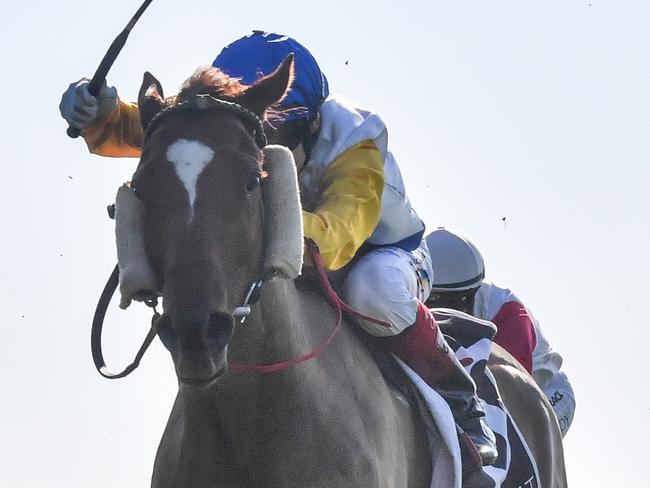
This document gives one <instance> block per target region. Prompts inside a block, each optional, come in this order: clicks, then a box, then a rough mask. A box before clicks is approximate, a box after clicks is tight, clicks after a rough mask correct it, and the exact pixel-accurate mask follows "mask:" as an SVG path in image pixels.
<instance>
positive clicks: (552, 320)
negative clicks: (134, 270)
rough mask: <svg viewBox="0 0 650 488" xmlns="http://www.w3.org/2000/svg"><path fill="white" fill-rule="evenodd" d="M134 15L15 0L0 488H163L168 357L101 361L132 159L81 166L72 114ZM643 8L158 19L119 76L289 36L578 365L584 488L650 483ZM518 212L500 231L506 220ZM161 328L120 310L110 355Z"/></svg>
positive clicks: (649, 56) (460, 8)
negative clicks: (385, 135) (106, 373)
mask: <svg viewBox="0 0 650 488" xmlns="http://www.w3.org/2000/svg"><path fill="white" fill-rule="evenodd" d="M139 3H140V0H115V1H112V2H99V1H86V2H72V1H68V0H60V1H56V2H50V1H47V2H46V1H42V0H41V1H38V0H35V1H32V2H12V3H11V4H7V5H5V8H4V16H3V18H4V22H3V27H2V29H0V46H2V48H1V49H2V56H1V58H0V59H1V62H2V67H3V68H2V69H3V76H2V91H3V94H4V103H3V117H2V122H0V124H1V130H0V134H2V142H3V144H2V146H3V152H4V156H3V157H2V169H3V172H4V174H5V190H4V191H2V193H1V196H0V205H1V206H0V209H1V210H2V213H3V215H4V216H5V217H4V221H5V231H4V232H3V238H2V240H1V241H0V250H1V255H2V256H3V257H4V263H3V266H2V268H3V273H2V278H1V279H0V297H1V298H0V300H1V302H0V303H1V305H2V306H1V307H0V324H1V327H2V329H1V337H2V340H0V361H1V363H0V364H1V367H0V375H1V376H0V378H1V380H2V385H3V386H4V389H5V393H4V394H3V395H2V400H1V401H0V439H2V442H0V459H1V460H2V461H1V462H0V465H1V466H2V469H0V486H6V487H12V488H32V487H37V486H39V487H41V486H45V487H48V488H63V487H65V488H70V487H82V486H94V487H96V488H108V487H116V486H122V487H143V486H148V485H149V479H150V475H151V470H152V466H153V459H154V456H155V452H156V448H157V445H158V442H159V440H160V437H161V435H162V430H163V427H164V424H165V422H166V419H167V416H168V414H169V411H170V409H171V405H172V401H173V398H174V395H175V391H176V380H175V376H174V373H173V368H172V363H171V358H170V356H169V355H168V353H167V351H166V350H165V349H164V348H163V347H162V346H161V345H160V344H159V343H155V344H154V346H153V347H152V350H151V351H150V352H149V353H148V354H147V356H146V357H145V359H144V360H143V364H142V366H141V367H140V369H139V370H137V371H136V372H135V373H134V374H133V375H132V376H131V377H129V378H127V379H124V380H118V381H108V380H105V379H103V378H101V377H100V376H99V375H98V374H97V373H96V372H95V370H94V367H93V365H92V362H91V358H90V347H89V334H90V321H91V318H92V314H93V311H94V307H95V304H96V301H97V298H98V296H99V293H100V292H101V289H102V288H103V286H104V283H105V280H106V278H107V277H108V274H109V273H110V271H111V269H112V267H113V265H114V264H115V248H114V241H113V225H112V221H110V220H109V219H108V218H107V217H106V211H105V207H106V205H107V204H108V203H111V202H112V201H113V198H114V195H115V192H116V190H117V188H118V186H119V185H120V184H121V183H122V182H123V181H126V180H128V179H130V176H131V174H132V172H133V171H134V169H135V166H136V164H137V160H134V159H121V160H117V159H113V160H111V159H102V158H99V157H96V156H90V155H89V154H88V153H87V151H86V149H85V145H84V143H83V141H81V140H71V139H69V138H68V137H67V136H66V134H65V129H66V124H65V122H64V121H63V120H62V119H61V118H60V116H59V111H58V104H59V100H60V97H61V93H62V92H63V91H64V90H65V89H66V88H67V86H68V84H69V83H71V82H73V81H76V80H77V79H79V78H80V77H82V76H91V75H92V74H93V72H94V70H95V69H96V67H97V65H98V63H99V61H100V60H101V58H102V56H103V54H104V53H105V51H106V49H107V48H108V46H109V45H110V43H111V41H112V40H113V38H114V37H115V36H116V35H117V34H118V33H119V32H120V31H121V29H122V28H123V27H124V25H125V24H126V23H127V21H128V20H129V18H130V17H131V15H132V14H133V13H134V12H135V10H136V9H137V7H138V5H139ZM649 21H650V4H648V3H647V2H644V1H626V0H610V1H603V0H583V1H572V0H564V1H556V0H549V1H545V2H532V1H527V0H518V1H514V0H513V1H490V2H486V1H484V0H483V1H478V0H474V1H460V0H456V1H453V2H452V1H447V2H443V1H427V2H424V1H418V2H415V1H410V0H404V1H400V2H395V1H390V2H389V1H384V0H373V1H358V2H351V1H339V0H332V1H330V2H320V3H318V2H306V1H305V0H302V1H283V0H279V1H277V2H269V1H262V0H252V1H248V2H243V1H242V2H238V3H237V2H218V1H208V0H186V1H184V2H173V1H171V0H155V1H154V2H153V4H152V5H151V6H150V7H149V10H148V11H147V12H146V13H145V15H144V16H143V18H142V19H141V21H140V23H139V24H138V25H137V26H136V27H135V29H134V30H133V32H132V34H131V36H130V38H129V41H128V43H127V45H126V47H125V48H124V50H123V52H122V54H121V56H120V57H119V58H118V59H117V61H116V63H115V65H114V67H113V69H112V70H111V72H110V73H109V76H108V80H109V82H110V83H111V84H113V85H115V86H117V88H118V91H119V93H120V95H121V97H122V98H124V99H125V100H132V99H134V98H135V96H136V94H137V91H138V89H139V87H140V83H141V79H142V73H143V72H144V71H145V70H149V71H151V72H152V73H153V74H154V75H156V76H157V77H158V79H159V80H160V81H161V82H162V83H163V86H164V88H165V91H166V93H167V94H173V93H175V92H176V90H177V88H178V86H179V85H180V84H181V82H182V81H183V80H184V79H185V78H186V77H187V76H189V75H190V74H191V73H192V72H193V70H194V69H195V68H196V67H197V66H198V65H200V64H209V63H211V62H212V60H213V58H214V56H215V55H216V54H217V53H218V51H219V50H220V49H221V47H222V46H223V45H225V44H227V43H228V42H230V41H232V40H234V39H236V38H238V37H241V36H242V35H244V34H246V33H248V32H249V31H250V30H252V29H265V30H271V31H276V32H281V33H285V34H289V35H291V36H293V37H296V38H297V39H299V40H300V41H301V42H302V43H303V44H305V45H306V46H307V47H308V48H309V49H310V50H311V51H312V53H313V54H314V55H315V56H316V58H317V59H318V60H319V62H320V64H321V67H322V69H323V71H324V72H325V73H326V74H327V76H328V78H329V81H330V87H331V89H332V91H334V92H338V93H342V94H344V95H345V96H346V97H347V98H350V99H352V100H355V101H357V102H358V103H359V104H362V105H365V106H367V107H369V108H372V109H373V110H374V111H376V112H378V113H379V114H381V115H382V117H383V118H384V120H385V122H386V123H387V125H388V127H389V140H390V144H391V147H392V150H393V152H394V154H395V156H396V158H397V160H398V162H399V164H400V167H401V169H402V174H403V176H404V179H405V181H406V184H407V190H408V192H409V195H410V198H411V200H412V202H413V204H414V206H415V208H416V210H417V211H418V213H419V214H420V215H421V216H422V217H423V219H424V220H425V221H426V223H427V225H428V226H429V227H430V229H434V228H435V227H436V226H438V225H447V226H453V227H455V228H457V229H459V230H462V231H463V232H465V233H466V234H468V235H469V236H471V237H472V238H473V239H474V240H475V242H476V244H477V245H478V246H479V247H480V249H481V251H482V253H483V255H484V258H485V261H486V267H487V272H488V278H489V279H491V280H493V281H494V282H496V283H497V284H499V285H501V286H506V287H509V288H511V289H512V290H513V291H515V293H517V294H518V295H520V296H521V297H522V298H523V299H524V301H525V302H526V304H527V305H528V306H529V307H530V308H531V309H532V311H533V313H534V314H535V315H536V316H537V318H538V319H539V321H540V323H541V326H542V328H543V330H544V333H545V335H546V336H547V338H548V340H549V341H550V342H551V344H552V345H553V346H554V348H555V349H557V350H558V351H559V352H560V353H561V354H562V355H563V357H564V360H565V365H564V369H565V371H566V372H567V374H568V375H569V378H570V380H571V382H572V384H573V387H574V389H575V394H576V401H577V410H576V416H575V420H574V424H573V426H572V427H571V430H570V431H569V433H568V435H567V437H566V438H565V450H566V465H567V472H568V476H569V482H570V485H571V486H572V487H587V486H588V487H598V488H600V487H615V486H616V487H618V486H621V487H627V486H642V485H644V483H645V482H643V481H642V480H643V479H647V478H646V476H645V471H644V470H643V468H644V467H645V466H646V464H647V461H646V458H647V455H646V453H647V450H648V449H647V442H648V439H650V393H649V392H648V388H647V384H648V381H647V378H646V374H645V373H644V371H645V365H646V364H645V359H646V358H645V353H646V351H645V348H647V347H648V346H649V345H650V344H649V342H650V340H649V339H650V333H649V332H648V331H649V324H648V319H647V314H646V308H647V307H646V303H647V297H648V295H649V293H650V285H649V281H650V280H649V278H650V264H649V261H650V260H649V259H648V252H649V251H650V225H649V222H648V211H649V210H650V196H649V193H650V192H649V190H648V181H649V180H650V171H649V170H648V164H649V163H650V138H649V136H650V115H649V114H650V92H649V89H650V30H649V29H648V22H649ZM503 217H505V218H506V221H505V223H504V222H503V221H502V218H503ZM148 320H149V318H148V312H147V311H146V310H144V307H142V306H140V307H138V306H134V307H132V308H130V309H129V310H128V311H121V310H118V309H117V305H116V304H113V308H112V311H111V313H110V315H109V317H108V318H107V323H106V327H107V329H108V330H107V331H106V340H105V354H106V356H107V359H108V360H109V361H110V363H111V365H113V367H114V368H117V367H118V366H119V365H123V364H125V363H126V362H127V361H130V358H131V356H132V355H133V354H134V353H135V351H136V349H137V347H138V346H139V341H140V339H141V338H142V337H143V336H144V335H145V333H146V330H147V327H148Z"/></svg>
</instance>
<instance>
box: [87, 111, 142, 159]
mask: <svg viewBox="0 0 650 488" xmlns="http://www.w3.org/2000/svg"><path fill="white" fill-rule="evenodd" d="M81 135H82V136H83V138H84V139H85V140H86V144H87V145H88V150H89V151H90V152H91V153H92V154H98V155H99V156H110V157H114V158H128V157H131V158H138V157H140V153H141V152H142V139H143V134H142V124H141V123H140V111H139V110H138V105H137V104H136V103H127V102H123V101H122V100H119V103H118V106H117V108H116V109H115V110H113V111H112V112H111V113H110V114H108V115H107V116H106V117H102V118H99V119H97V120H95V121H94V122H93V123H92V124H91V125H89V126H88V127H86V128H85V129H84V130H83V131H82V132H81Z"/></svg>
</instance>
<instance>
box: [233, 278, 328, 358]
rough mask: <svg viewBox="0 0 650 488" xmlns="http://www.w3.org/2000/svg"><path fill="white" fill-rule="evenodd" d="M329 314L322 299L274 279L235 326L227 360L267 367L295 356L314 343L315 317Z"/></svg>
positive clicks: (293, 285)
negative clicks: (247, 315) (313, 328)
mask: <svg viewBox="0 0 650 488" xmlns="http://www.w3.org/2000/svg"><path fill="white" fill-rule="evenodd" d="M323 314H325V315H332V314H333V312H332V311H331V307H330V306H329V305H328V304H327V303H326V302H325V299H324V298H322V297H321V296H318V295H316V294H314V293H309V292H304V291H302V290H299V289H298V288H297V287H296V285H295V283H294V282H293V281H290V280H281V279H276V280H272V281H270V282H268V283H267V284H265V285H264V288H263V289H262V295H261V298H260V301H259V302H258V303H257V304H255V305H253V306H252V312H251V315H250V316H249V318H248V319H247V320H246V322H245V323H244V324H242V325H238V326H237V327H236V329H235V333H234V335H233V337H232V339H231V341H230V345H229V352H228V356H229V359H230V360H232V361H236V362H242V363H246V364H269V363H276V362H281V361H284V360H286V359H290V358H293V357H295V356H299V355H301V354H303V353H304V352H306V349H307V348H309V347H310V346H315V345H316V344H313V343H311V339H312V337H313V336H316V338H318V337H319V336H320V334H319V331H318V330H312V327H313V326H314V325H315V320H314V319H315V318H321V317H323Z"/></svg>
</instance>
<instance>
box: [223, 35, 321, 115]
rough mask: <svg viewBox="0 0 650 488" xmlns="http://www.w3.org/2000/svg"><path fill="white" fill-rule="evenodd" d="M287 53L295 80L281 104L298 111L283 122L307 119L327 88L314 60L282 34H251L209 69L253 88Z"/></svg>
mask: <svg viewBox="0 0 650 488" xmlns="http://www.w3.org/2000/svg"><path fill="white" fill-rule="evenodd" d="M290 53H293V54H294V63H295V64H294V67H295V78H294V81H293V85H291V90H290V91H289V93H288V94H287V96H286V97H285V98H284V99H283V100H282V102H281V103H280V105H281V106H282V107H283V108H294V107H296V108H300V109H301V110H290V111H288V112H287V113H286V115H285V117H284V119H285V120H292V119H310V118H312V117H314V116H315V115H316V114H317V113H318V110H319V109H320V106H321V104H322V103H323V101H324V100H325V99H326V98H327V96H328V95H329V86H328V84H327V78H325V75H324V74H323V73H322V72H321V70H320V68H319V67H318V63H317V62H316V60H315V59H314V57H313V56H312V55H311V53H310V52H309V51H308V50H307V48H305V47H304V46H303V45H302V44H300V43H299V42H298V41H296V40H294V39H292V38H290V37H287V36H283V35H281V34H273V33H270V32H262V31H253V33H252V34H249V35H247V36H244V37H242V38H241V39H237V40H236V41H234V42H233V43H231V44H229V45H227V46H226V47H224V48H223V50H222V51H221V52H220V53H219V55H218V56H217V57H216V59H215V60H214V62H213V63H212V66H214V67H215V68H219V69H220V70H221V71H223V72H224V73H226V74H228V75H230V76H232V77H235V78H241V81H242V83H245V84H247V85H252V84H253V83H254V82H255V81H257V80H258V79H259V78H260V77H262V76H265V75H268V74H271V73H272V72H273V71H274V70H275V68H277V67H278V66H279V65H280V63H281V62H282V61H283V60H284V58H286V57H287V56H288V55H289V54H290Z"/></svg>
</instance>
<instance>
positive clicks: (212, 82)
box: [176, 65, 248, 103]
mask: <svg viewBox="0 0 650 488" xmlns="http://www.w3.org/2000/svg"><path fill="white" fill-rule="evenodd" d="M239 80H240V79H239V78H233V77H232V76H229V75H227V74H226V73H224V72H223V71H221V70H220V69H218V68H215V67H213V66H208V65H204V66H199V67H198V68H197V69H196V71H195V72H194V73H193V74H192V76H190V77H189V78H188V79H187V80H185V81H184V82H183V84H182V85H181V89H180V91H179V92H178V95H177V96H176V103H178V102H182V101H184V100H189V99H191V98H193V97H194V96H196V95H212V96H213V97H218V98H221V99H224V100H230V101H232V100H234V99H236V98H237V97H239V96H240V95H241V94H242V93H243V92H244V91H246V89H247V88H248V85H244V84H242V83H241V82H240V81H239Z"/></svg>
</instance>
